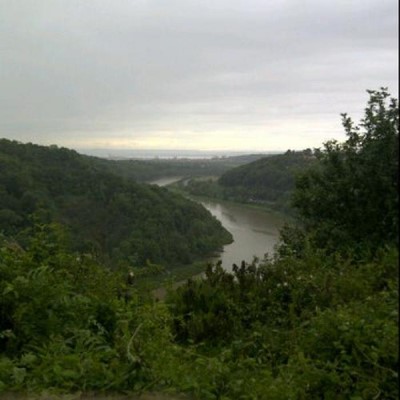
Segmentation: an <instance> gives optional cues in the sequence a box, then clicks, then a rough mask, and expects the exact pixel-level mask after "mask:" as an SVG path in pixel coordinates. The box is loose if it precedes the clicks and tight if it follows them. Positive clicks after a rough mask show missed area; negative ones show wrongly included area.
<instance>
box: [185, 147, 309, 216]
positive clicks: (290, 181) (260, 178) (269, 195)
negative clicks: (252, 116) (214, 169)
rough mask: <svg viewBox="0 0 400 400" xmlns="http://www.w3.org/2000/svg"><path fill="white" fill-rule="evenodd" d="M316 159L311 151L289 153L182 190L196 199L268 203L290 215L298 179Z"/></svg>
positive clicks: (198, 181)
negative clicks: (196, 197)
mask: <svg viewBox="0 0 400 400" xmlns="http://www.w3.org/2000/svg"><path fill="white" fill-rule="evenodd" d="M315 160H316V158H315V156H314V154H313V152H312V151H311V150H310V149H307V150H303V151H291V150H288V151H287V152H286V153H284V154H275V155H270V156H268V157H262V158H260V159H258V160H255V161H252V162H248V163H246V164H243V165H240V166H236V167H234V168H231V169H229V170H227V171H226V172H224V173H223V174H222V175H221V176H220V177H219V178H218V179H197V178H194V179H191V180H189V181H188V182H185V184H183V183H182V184H180V185H179V187H180V189H181V190H184V191H186V192H188V193H190V194H192V195H195V196H207V197H214V198H219V199H223V200H229V201H239V202H243V203H258V204H265V205H267V206H268V207H271V208H276V209H279V210H280V211H285V212H289V211H290V196H291V194H292V193H293V190H294V186H295V179H296V176H297V174H298V173H299V172H301V171H304V170H306V169H307V168H308V167H310V166H311V165H312V164H313V163H314V162H315Z"/></svg>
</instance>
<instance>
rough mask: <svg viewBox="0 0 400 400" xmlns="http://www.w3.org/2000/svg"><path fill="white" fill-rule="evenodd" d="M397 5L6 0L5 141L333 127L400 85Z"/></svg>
mask: <svg viewBox="0 0 400 400" xmlns="http://www.w3.org/2000/svg"><path fill="white" fill-rule="evenodd" d="M397 8H398V5H397V2H395V1H393V0H384V1H380V2H376V1H372V0H370V1H367V0H365V1H359V0H357V1H343V0H340V1H335V2H322V1H317V0H309V1H307V0H304V1H295V0H292V1H289V0H286V1H278V0H276V1H268V2H266V1H261V0H260V1H257V0H253V1H249V0H247V1H242V0H239V1H227V0H219V1H213V2H211V1H208V0H203V1H190V2H188V1H184V0H180V1H178V0H169V1H162V0H159V1H155V0H154V1H151V0H149V1H145V0H137V1H128V0H116V1H113V2H110V1H106V0H103V1H100V0H93V1H90V2H85V1H81V0H41V1H37V0H35V1H34V0H0V34H1V36H0V51H1V60H0V121H1V122H0V135H4V136H11V137H13V138H16V139H21V140H26V138H29V137H32V139H31V140H34V139H36V141H40V140H43V141H46V142H47V141H48V140H50V139H51V138H53V139H54V140H53V141H54V142H58V140H60V141H62V140H63V137H65V136H68V135H69V137H70V138H74V137H75V136H76V137H78V136H82V135H83V136H85V135H86V136H87V138H88V139H89V138H91V137H93V140H94V141H95V140H96V138H103V137H107V136H108V137H109V138H110V141H112V139H113V136H118V135H120V136H121V137H125V136H127V135H128V136H129V135H131V136H132V138H135V137H138V138H140V137H143V136H154V137H155V136H157V135H161V136H162V135H164V137H166V138H167V134H166V133H165V132H167V131H168V132H171V131H174V130H176V131H177V133H176V134H177V135H179V134H182V135H188V133H187V131H191V130H192V131H197V132H201V133H202V134H207V132H213V131H215V132H217V131H219V130H232V132H234V131H236V130H237V129H239V131H246V132H248V131H252V129H255V127H257V129H262V128H263V127H265V128H264V129H265V131H266V132H267V131H268V130H269V129H270V128H271V127H270V126H269V125H268V122H271V124H272V123H273V125H274V126H277V125H278V124H279V120H281V121H283V122H284V121H285V120H293V121H300V120H301V121H305V120H307V121H310V122H311V121H315V124H316V126H319V124H320V122H321V121H322V119H324V120H325V121H334V120H337V119H338V118H339V117H338V114H339V113H340V112H343V111H349V112H350V113H351V112H354V113H357V112H358V110H360V109H361V108H362V107H363V104H364V98H365V92H364V91H365V89H367V88H377V87H378V86H381V85H384V86H385V85H387V86H389V87H390V89H391V90H392V91H394V90H396V88H397V69H398V60H397V46H398V42H397V30H398V21H397V12H396V11H397ZM393 94H395V95H397V93H393ZM301 123H303V122H301ZM271 126H272V125H271ZM304 126H305V125H304ZM309 126H311V123H310V124H307V127H309ZM235 127H236V128H237V129H236V130H235V129H234V128H235ZM332 127H335V128H332V129H336V127H337V123H336V121H335V122H332ZM304 129H305V128H304V127H303V128H301V129H300V128H299V131H298V132H299V134H300V132H301V134H304ZM271 130H272V128H271ZM180 131H182V133H179V132H180ZM184 131H185V132H186V133H183V132H184ZM126 132H130V133H126ZM169 134H170V133H168V135H169ZM271 134H272V133H271ZM52 135H53V136H52ZM232 135H234V133H232ZM280 135H281V136H282V139H281V140H282V142H283V143H284V141H285V137H284V135H283V134H281V133H280ZM254 137H257V135H256V134H254ZM317 139H318V137H317V135H314V136H313V140H317ZM321 139H324V137H323V136H321ZM193 143H194V145H195V141H194V142H193ZM318 144H319V143H315V145H318ZM256 145H257V143H254V145H253V146H256ZM260 145H261V146H266V145H267V144H260Z"/></svg>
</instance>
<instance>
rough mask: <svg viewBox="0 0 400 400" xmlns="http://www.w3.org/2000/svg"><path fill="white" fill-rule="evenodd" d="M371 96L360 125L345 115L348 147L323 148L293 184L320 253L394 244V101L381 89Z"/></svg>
mask: <svg viewBox="0 0 400 400" xmlns="http://www.w3.org/2000/svg"><path fill="white" fill-rule="evenodd" d="M369 93H370V100H369V102H368V106H367V108H366V110H365V117H364V118H363V119H362V120H361V123H360V125H354V123H353V121H352V120H351V119H350V118H349V117H347V115H346V114H343V126H344V128H345V131H346V134H347V137H348V138H347V140H346V142H344V143H337V142H336V141H331V142H328V143H326V144H325V146H324V148H323V149H322V150H318V151H317V152H316V156H317V158H318V163H316V164H315V166H314V167H313V168H311V170H309V171H308V172H306V173H305V174H303V175H302V176H301V177H300V178H299V179H298V182H297V189H296V192H295V195H294V200H293V204H294V206H295V207H296V208H297V209H298V211H299V214H300V216H301V217H302V218H303V222H304V224H305V227H306V230H307V231H308V232H309V233H310V234H311V235H312V236H313V240H314V242H315V243H316V244H317V245H318V246H320V247H324V248H329V249H332V250H335V249H337V248H338V247H341V248H342V249H344V250H345V248H347V250H348V251H354V250H356V251H363V250H365V248H368V249H376V248H379V247H380V246H382V244H384V243H387V242H392V243H398V169H399V107H398V101H397V100H396V99H393V98H392V99H389V94H388V93H387V91H386V90H385V89H382V90H380V91H370V92H369Z"/></svg>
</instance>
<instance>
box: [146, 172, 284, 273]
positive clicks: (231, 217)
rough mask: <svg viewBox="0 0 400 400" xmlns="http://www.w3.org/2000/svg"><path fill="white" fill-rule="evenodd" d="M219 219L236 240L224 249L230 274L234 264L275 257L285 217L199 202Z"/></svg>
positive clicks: (163, 183)
mask: <svg viewBox="0 0 400 400" xmlns="http://www.w3.org/2000/svg"><path fill="white" fill-rule="evenodd" d="M180 179H182V178H180V177H169V178H161V179H157V180H154V181H152V182H150V183H151V184H154V185H158V186H167V185H169V184H171V183H174V182H177V181H179V180H180ZM196 201H198V202H199V203H201V204H202V205H203V206H204V207H205V208H206V209H207V210H208V211H210V213H211V214H212V215H213V216H215V217H216V218H217V219H218V220H219V221H220V222H221V223H222V225H223V226H224V228H225V229H227V230H228V231H229V232H230V233H231V234H232V236H233V240H234V241H233V243H231V244H228V245H226V246H224V249H223V251H222V253H221V254H220V255H219V257H218V258H216V259H214V260H213V261H216V260H218V259H220V260H221V261H222V266H223V268H224V269H226V270H227V271H231V270H232V265H233V264H234V263H236V264H238V265H239V264H240V263H241V261H242V260H244V261H246V262H249V263H250V262H251V261H252V260H253V257H254V256H256V257H258V258H263V257H264V255H265V254H266V253H270V254H271V253H272V252H273V250H274V246H275V245H276V243H277V242H278V238H279V230H280V228H281V227H282V226H283V224H284V222H285V221H284V219H283V217H282V216H280V215H279V214H276V213H272V212H267V211H265V210H263V209H259V208H253V207H250V206H247V205H241V204H234V203H228V202H224V201H218V200H196Z"/></svg>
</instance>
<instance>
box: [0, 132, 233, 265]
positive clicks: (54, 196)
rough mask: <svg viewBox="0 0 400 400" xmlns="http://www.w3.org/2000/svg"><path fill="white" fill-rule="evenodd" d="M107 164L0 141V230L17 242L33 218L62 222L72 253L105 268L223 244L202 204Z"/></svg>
mask: <svg viewBox="0 0 400 400" xmlns="http://www.w3.org/2000/svg"><path fill="white" fill-rule="evenodd" d="M107 163H108V162H107V161H105V160H100V159H96V158H93V157H88V156H82V155H79V154H78V153H76V152H75V151H72V150H68V149H65V148H57V147H56V146H51V147H43V146H38V145H34V144H21V143H17V142H12V141H9V140H6V139H2V140H1V141H0V230H1V232H2V233H3V234H5V235H6V236H11V237H13V238H14V239H16V240H17V241H19V242H21V243H24V242H26V240H27V238H29V236H30V234H31V231H30V230H31V229H33V228H34V226H35V224H37V223H52V222H56V223H59V224H61V225H62V226H64V227H66V233H67V236H66V240H68V241H69V245H70V248H71V249H72V250H76V251H80V252H88V253H91V254H94V255H96V256H97V258H98V259H99V260H100V261H101V262H104V263H106V264H107V265H111V266H114V267H116V266H118V265H130V266H142V265H145V264H146V262H147V261H149V262H153V263H161V264H163V265H167V264H170V263H173V262H178V263H189V262H191V261H193V259H194V258H196V257H200V256H204V255H205V254H207V253H209V252H211V251H213V250H216V249H218V248H219V247H220V246H222V245H223V244H224V243H227V242H229V240H230V235H229V234H228V233H227V232H226V231H225V230H224V229H223V228H222V227H221V225H220V223H219V222H218V221H216V220H215V219H214V218H212V217H211V215H210V214H209V213H208V212H207V211H206V210H205V209H204V208H202V207H201V206H199V205H197V204H195V203H193V202H190V201H188V200H185V199H183V198H182V197H180V196H177V195H174V194H173V193H170V192H168V191H167V190H165V189H163V188H158V187H153V186H149V185H144V184H139V183H135V182H133V181H129V180H127V179H124V178H123V177H121V176H119V175H117V174H116V173H114V172H115V171H113V166H111V167H110V166H108V165H107Z"/></svg>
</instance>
